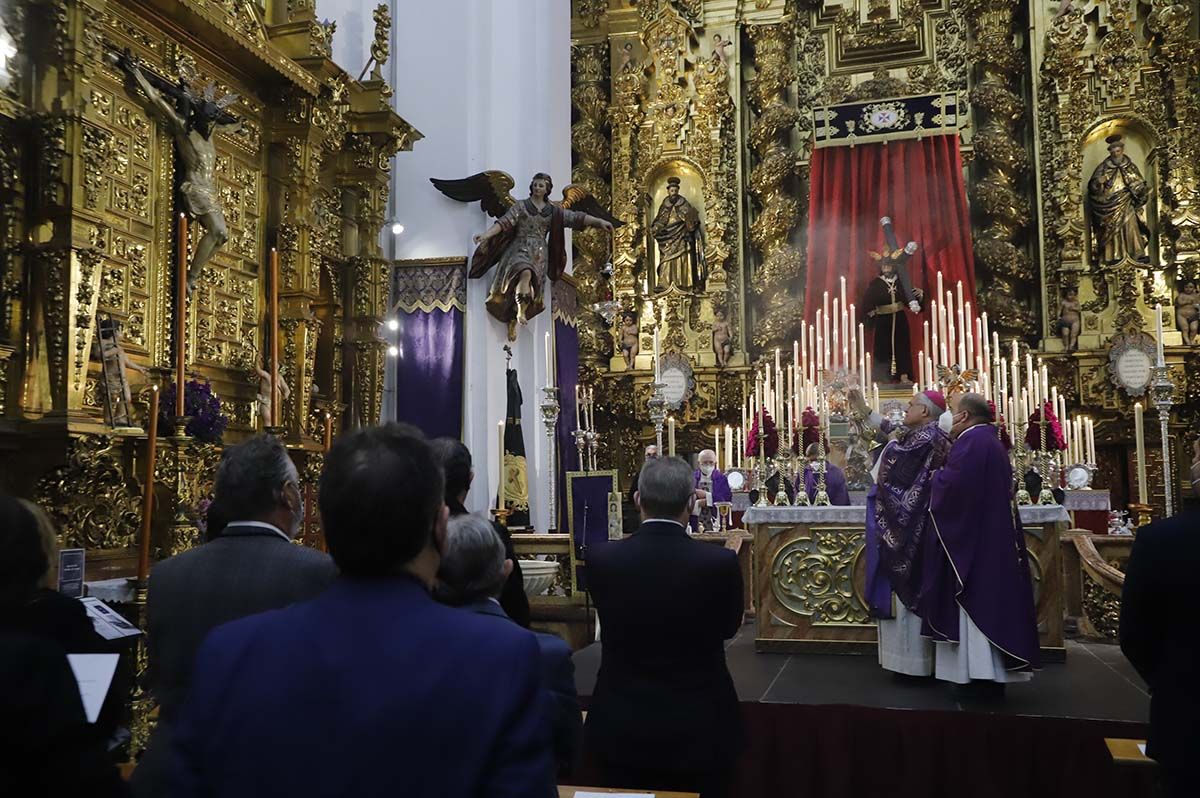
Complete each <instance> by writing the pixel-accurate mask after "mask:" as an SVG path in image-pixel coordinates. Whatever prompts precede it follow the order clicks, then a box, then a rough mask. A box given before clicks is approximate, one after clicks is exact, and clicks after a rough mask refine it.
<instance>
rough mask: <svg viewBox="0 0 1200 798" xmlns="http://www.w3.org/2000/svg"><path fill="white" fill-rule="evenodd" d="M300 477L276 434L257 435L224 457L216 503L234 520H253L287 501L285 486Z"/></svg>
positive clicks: (216, 487)
mask: <svg viewBox="0 0 1200 798" xmlns="http://www.w3.org/2000/svg"><path fill="white" fill-rule="evenodd" d="M296 480H298V475H297V473H296V466H295V464H294V463H292V458H291V457H289V456H288V453H287V449H285V448H284V446H283V443H281V442H280V440H279V439H278V438H276V437H275V436H274V435H256V436H254V437H253V438H250V439H249V440H247V441H243V442H242V443H239V444H237V445H236V446H230V447H228V448H226V449H225V452H224V454H223V455H222V456H221V463H220V465H218V466H217V476H216V480H215V482H214V485H213V495H214V498H213V503H214V504H219V505H220V507H221V512H222V514H223V516H224V517H225V518H226V519H227V520H230V521H247V520H253V519H255V518H257V517H259V516H261V515H263V514H265V513H269V512H271V511H272V510H274V509H275V508H276V507H278V506H279V504H280V502H282V501H283V487H284V486H285V485H286V484H287V483H289V482H292V481H296Z"/></svg>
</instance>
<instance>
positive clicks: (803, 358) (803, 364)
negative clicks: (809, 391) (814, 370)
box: [800, 324, 808, 375]
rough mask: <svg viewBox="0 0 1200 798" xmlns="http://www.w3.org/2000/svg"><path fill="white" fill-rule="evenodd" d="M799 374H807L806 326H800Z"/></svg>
mask: <svg viewBox="0 0 1200 798" xmlns="http://www.w3.org/2000/svg"><path fill="white" fill-rule="evenodd" d="M800 373H801V374H805V375H807V374H808V325H807V324H801V325H800Z"/></svg>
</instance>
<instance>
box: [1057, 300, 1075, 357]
mask: <svg viewBox="0 0 1200 798" xmlns="http://www.w3.org/2000/svg"><path fill="white" fill-rule="evenodd" d="M1058 331H1059V334H1060V335H1061V336H1062V342H1063V349H1065V350H1066V351H1068V352H1074V351H1075V349H1076V348H1077V347H1078V346H1079V289H1078V288H1076V287H1075V286H1073V285H1072V286H1067V288H1065V289H1063V297H1062V302H1060V303H1059V311H1058Z"/></svg>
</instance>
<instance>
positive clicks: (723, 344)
mask: <svg viewBox="0 0 1200 798" xmlns="http://www.w3.org/2000/svg"><path fill="white" fill-rule="evenodd" d="M712 347H713V353H714V354H716V356H717V365H718V366H720V367H721V368H724V367H725V366H728V365H729V358H731V357H733V332H732V330H730V328H729V321H728V320H727V319H726V318H725V309H724V308H715V309H714V310H713V328H712Z"/></svg>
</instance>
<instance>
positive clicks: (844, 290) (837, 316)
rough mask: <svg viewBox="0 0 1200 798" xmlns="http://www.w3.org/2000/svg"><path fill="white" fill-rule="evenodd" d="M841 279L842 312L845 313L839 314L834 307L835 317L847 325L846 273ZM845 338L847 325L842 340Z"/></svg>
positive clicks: (843, 329)
mask: <svg viewBox="0 0 1200 798" xmlns="http://www.w3.org/2000/svg"><path fill="white" fill-rule="evenodd" d="M840 280H841V297H842V314H843V315H842V316H839V315H838V313H837V309H836V308H835V309H834V311H833V316H834V318H836V319H841V321H842V324H843V325H845V323H846V319H845V313H846V275H844V274H843V275H842V276H841V278H840ZM845 339H846V329H845V327H844V326H843V328H842V340H845Z"/></svg>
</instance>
